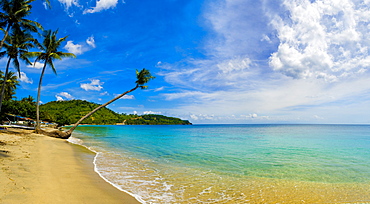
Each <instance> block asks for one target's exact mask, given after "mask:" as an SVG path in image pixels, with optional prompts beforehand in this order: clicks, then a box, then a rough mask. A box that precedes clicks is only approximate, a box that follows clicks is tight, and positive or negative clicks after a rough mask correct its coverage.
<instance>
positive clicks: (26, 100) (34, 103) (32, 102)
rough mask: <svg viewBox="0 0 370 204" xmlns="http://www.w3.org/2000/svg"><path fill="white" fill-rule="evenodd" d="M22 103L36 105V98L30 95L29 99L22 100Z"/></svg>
mask: <svg viewBox="0 0 370 204" xmlns="http://www.w3.org/2000/svg"><path fill="white" fill-rule="evenodd" d="M21 101H23V102H27V103H30V104H33V105H36V102H35V98H33V97H32V96H31V95H28V97H25V98H22V100H21Z"/></svg>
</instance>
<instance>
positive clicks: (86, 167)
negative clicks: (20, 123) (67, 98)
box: [0, 128, 140, 204]
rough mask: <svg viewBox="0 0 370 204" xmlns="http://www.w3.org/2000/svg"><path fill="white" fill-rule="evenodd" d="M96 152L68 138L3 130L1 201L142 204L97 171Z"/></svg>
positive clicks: (0, 172)
mask: <svg viewBox="0 0 370 204" xmlns="http://www.w3.org/2000/svg"><path fill="white" fill-rule="evenodd" d="M95 155H96V154H95V153H94V152H92V151H90V150H88V149H87V148H85V147H83V146H80V145H76V144H73V143H70V142H67V141H66V140H62V139H56V138H51V137H47V136H43V135H39V134H35V133H32V131H30V130H19V129H14V128H9V129H8V130H3V131H0V166H1V169H0V177H1V178H2V179H0V203H65V202H66V201H68V202H69V203H130V204H131V203H138V204H139V203H140V202H139V201H138V200H136V199H135V198H134V197H133V196H131V195H129V194H128V193H126V192H124V191H121V190H119V189H117V188H116V187H114V186H113V185H111V184H110V183H108V182H107V181H106V180H105V179H103V178H102V177H100V175H99V174H98V173H97V172H95V169H94V164H93V160H94V158H95Z"/></svg>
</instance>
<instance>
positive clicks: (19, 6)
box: [0, 0, 43, 50]
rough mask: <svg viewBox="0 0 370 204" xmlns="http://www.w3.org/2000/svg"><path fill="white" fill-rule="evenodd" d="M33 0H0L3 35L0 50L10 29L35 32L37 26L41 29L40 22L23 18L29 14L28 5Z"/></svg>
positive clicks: (0, 23)
mask: <svg viewBox="0 0 370 204" xmlns="http://www.w3.org/2000/svg"><path fill="white" fill-rule="evenodd" d="M33 1H35V0H1V1H0V8H1V10H2V11H3V12H0V28H1V30H2V31H3V32H4V37H3V39H2V40H1V42H0V50H1V49H2V47H3V44H4V42H5V40H6V38H7V37H8V35H9V31H10V29H13V30H15V29H16V30H22V29H23V30H27V31H31V32H37V28H40V29H43V28H42V26H41V24H39V23H37V22H35V21H31V20H28V19H25V17H26V16H28V15H30V14H31V8H32V6H31V5H30V3H31V2H33Z"/></svg>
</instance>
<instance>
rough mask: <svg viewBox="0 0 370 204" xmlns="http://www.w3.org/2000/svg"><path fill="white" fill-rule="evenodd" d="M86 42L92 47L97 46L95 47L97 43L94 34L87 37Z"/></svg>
mask: <svg viewBox="0 0 370 204" xmlns="http://www.w3.org/2000/svg"><path fill="white" fill-rule="evenodd" d="M86 43H87V44H88V45H90V47H92V48H95V47H96V45H95V40H94V36H91V37H88V38H87V39H86Z"/></svg>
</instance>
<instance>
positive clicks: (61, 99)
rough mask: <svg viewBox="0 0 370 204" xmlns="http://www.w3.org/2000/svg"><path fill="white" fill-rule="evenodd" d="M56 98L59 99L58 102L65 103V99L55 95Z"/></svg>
mask: <svg viewBox="0 0 370 204" xmlns="http://www.w3.org/2000/svg"><path fill="white" fill-rule="evenodd" d="M55 98H57V101H64V99H63V97H61V96H58V95H55Z"/></svg>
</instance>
